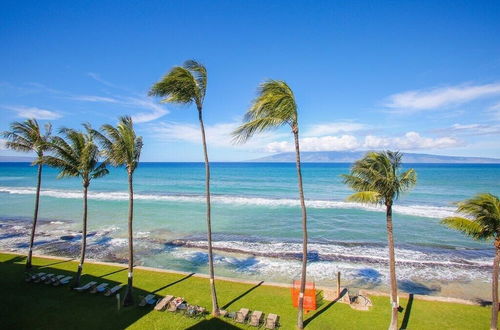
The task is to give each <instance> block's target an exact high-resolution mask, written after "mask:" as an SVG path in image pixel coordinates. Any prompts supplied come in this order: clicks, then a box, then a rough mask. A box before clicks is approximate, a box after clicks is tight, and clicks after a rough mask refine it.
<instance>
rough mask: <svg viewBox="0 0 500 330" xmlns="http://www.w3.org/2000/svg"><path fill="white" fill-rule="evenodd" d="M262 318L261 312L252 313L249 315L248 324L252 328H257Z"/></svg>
mask: <svg viewBox="0 0 500 330" xmlns="http://www.w3.org/2000/svg"><path fill="white" fill-rule="evenodd" d="M262 317H263V315H262V312H261V311H254V312H252V315H250V322H249V323H248V324H250V325H251V326H254V327H259V326H260V324H261V322H262Z"/></svg>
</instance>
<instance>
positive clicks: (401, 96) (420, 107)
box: [385, 83, 500, 112]
mask: <svg viewBox="0 0 500 330" xmlns="http://www.w3.org/2000/svg"><path fill="white" fill-rule="evenodd" d="M492 95H500V83H494V84H485V85H475V86H470V85H469V86H463V85H462V86H449V87H439V88H432V89H428V90H413V91H406V92H402V93H398V94H393V95H390V96H389V98H388V101H387V102H386V104H385V106H386V107H388V108H391V109H393V112H417V111H424V110H430V109H436V108H439V107H445V106H449V105H459V104H463V103H466V102H469V101H472V100H476V99H479V98H482V97H486V96H492Z"/></svg>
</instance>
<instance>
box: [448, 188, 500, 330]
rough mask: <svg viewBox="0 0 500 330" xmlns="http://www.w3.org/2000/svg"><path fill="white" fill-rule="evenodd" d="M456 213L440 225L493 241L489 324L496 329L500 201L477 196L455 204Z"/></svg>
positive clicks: (499, 261) (476, 237)
mask: <svg viewBox="0 0 500 330" xmlns="http://www.w3.org/2000/svg"><path fill="white" fill-rule="evenodd" d="M457 213H461V214H463V215H464V216H465V217H460V216H454V217H448V218H445V219H443V221H441V223H443V224H445V225H446V226H448V227H450V228H453V229H456V230H459V231H461V232H463V233H464V234H466V235H468V236H470V237H472V238H474V239H477V240H490V239H491V240H493V245H494V247H495V258H494V259H493V279H492V281H491V289H492V292H491V297H492V305H491V324H490V329H495V330H496V329H497V323H498V264H499V263H500V200H499V199H498V197H497V196H494V195H492V194H477V195H476V196H474V197H472V198H471V199H467V200H464V201H462V202H459V203H457Z"/></svg>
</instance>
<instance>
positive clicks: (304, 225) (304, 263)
mask: <svg viewBox="0 0 500 330" xmlns="http://www.w3.org/2000/svg"><path fill="white" fill-rule="evenodd" d="M293 136H294V138H295V154H296V165H297V177H298V182H299V197H300V206H301V208H302V273H301V276H300V293H299V304H298V309H299V311H298V315H297V327H298V328H299V329H303V328H304V309H303V307H304V291H305V289H306V275H307V213H306V203H305V200H304V188H303V186H302V171H301V169H300V147H299V130H298V127H297V126H294V127H293Z"/></svg>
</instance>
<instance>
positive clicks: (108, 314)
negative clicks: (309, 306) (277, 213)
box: [0, 253, 489, 330]
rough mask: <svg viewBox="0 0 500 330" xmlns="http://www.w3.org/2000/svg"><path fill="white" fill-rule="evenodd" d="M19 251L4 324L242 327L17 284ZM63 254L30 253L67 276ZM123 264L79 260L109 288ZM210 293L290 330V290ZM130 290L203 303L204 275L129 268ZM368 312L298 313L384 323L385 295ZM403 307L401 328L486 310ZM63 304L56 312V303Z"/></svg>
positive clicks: (8, 268) (11, 260)
mask: <svg viewBox="0 0 500 330" xmlns="http://www.w3.org/2000/svg"><path fill="white" fill-rule="evenodd" d="M24 259H25V257H24V256H22V257H21V256H19V255H15V254H6V253H0V273H1V274H2V276H1V277H0V288H1V289H2V298H3V299H4V300H5V301H6V303H5V304H3V307H2V308H1V309H0V322H1V323H2V327H3V328H5V329H20V328H22V329H29V328H50V329H69V328H71V329H125V328H130V329H240V328H242V329H250V328H251V327H248V326H247V325H242V324H239V323H235V322H232V321H230V320H228V319H227V318H212V317H211V316H207V317H206V318H203V317H202V318H190V317H186V316H184V315H180V314H174V313H170V312H167V311H165V312H158V311H155V310H152V309H151V308H147V307H126V308H121V309H120V310H118V309H117V303H116V299H115V298H114V297H105V296H103V295H98V294H97V295H94V294H90V293H79V292H75V291H73V290H68V289H67V288H64V287H59V288H58V287H52V286H47V285H44V284H35V283H25V282H24V281H22V280H20V278H19V275H20V274H21V273H22V272H23V262H24ZM67 260H69V259H52V258H40V257H36V256H35V257H34V258H33V263H34V266H36V267H37V268H38V269H40V271H44V272H50V273H57V274H68V275H73V274H72V270H73V269H74V267H75V266H76V263H75V262H74V261H67ZM126 271H127V267H126V265H123V266H120V265H111V264H103V263H92V262H87V264H86V266H85V275H84V280H85V281H91V280H92V281H99V282H108V283H110V286H113V285H115V284H120V283H127V274H126ZM217 284H218V285H217V289H218V298H219V301H220V304H221V306H224V308H225V309H226V310H229V311H237V310H239V309H240V308H249V309H250V310H262V311H264V313H276V314H278V315H280V325H281V327H280V329H286V330H288V329H294V328H295V326H296V317H295V316H296V309H295V308H294V307H293V306H292V304H291V303H290V289H289V288H284V287H277V286H269V285H266V283H264V284H262V285H257V284H254V283H240V282H231V281H226V280H222V279H220V280H218V281H217ZM134 286H135V291H134V294H137V295H144V294H146V293H154V294H156V295H159V296H165V295H174V296H181V297H184V298H185V299H186V300H188V301H190V302H192V303H193V304H198V305H201V306H210V303H211V297H210V293H209V281H208V279H207V278H202V277H197V276H189V274H178V273H177V274H176V273H169V272H166V271H161V272H160V271H153V270H145V269H137V270H136V278H135V281H134ZM371 300H372V302H373V308H372V309H370V311H358V310H354V309H352V308H351V307H349V305H347V304H343V303H340V302H330V301H324V300H323V301H320V302H318V309H317V310H316V311H310V312H308V313H306V314H305V315H304V323H305V325H306V329H321V330H324V329H387V323H388V322H389V315H388V313H387V312H386V306H387V305H388V304H389V298H388V297H382V296H373V297H371ZM400 305H401V306H402V308H403V309H404V310H403V312H402V313H401V315H402V318H401V320H400V322H399V325H400V327H401V328H402V329H404V328H406V329H417V330H419V329H422V330H423V329H425V330H433V329H436V330H437V329H454V330H462V329H463V330H469V329H481V328H485V326H484V325H485V324H487V322H488V316H489V308H488V307H482V306H479V305H464V304H459V303H448V302H441V301H426V300H422V299H419V298H418V297H417V296H415V297H414V298H413V299H411V298H410V299H408V298H404V297H402V298H401V299H400ZM61 306H64V310H62V309H61Z"/></svg>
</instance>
